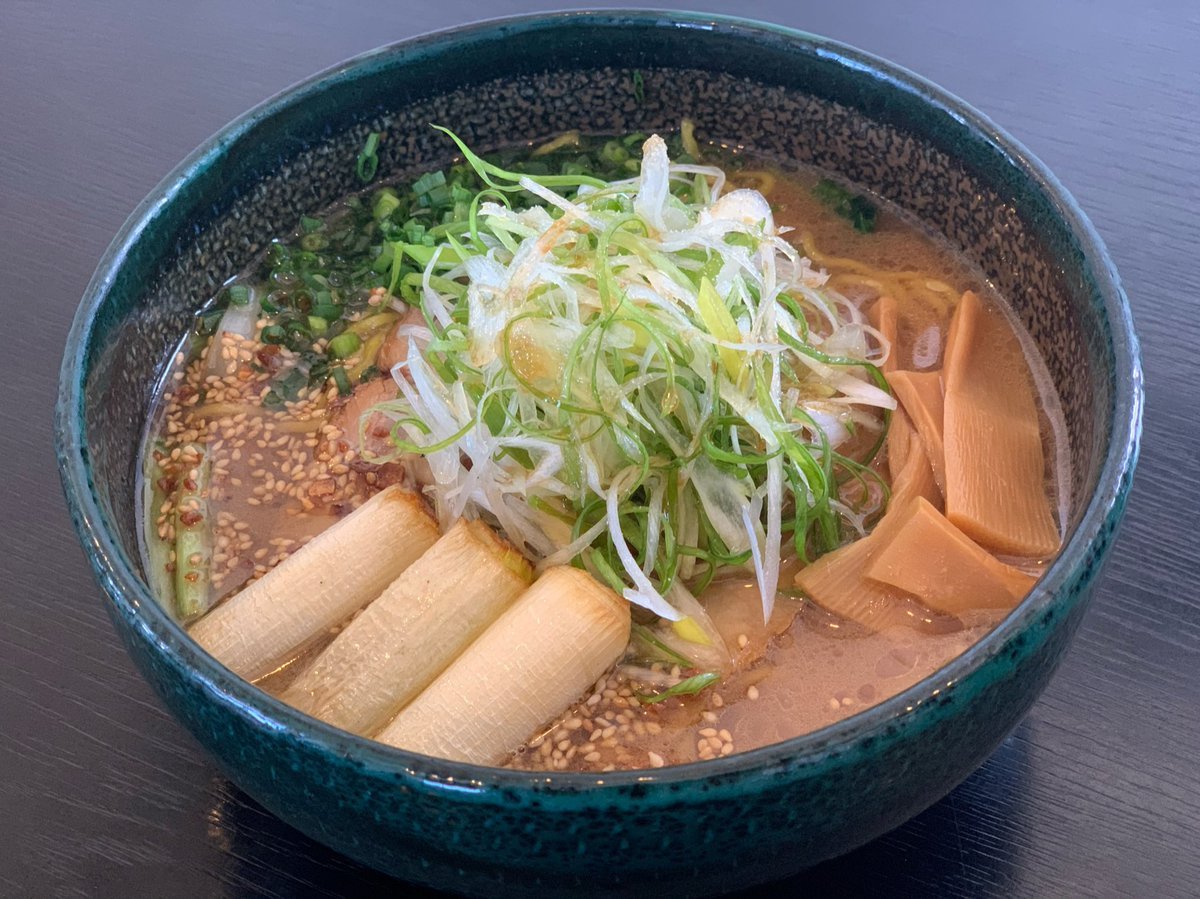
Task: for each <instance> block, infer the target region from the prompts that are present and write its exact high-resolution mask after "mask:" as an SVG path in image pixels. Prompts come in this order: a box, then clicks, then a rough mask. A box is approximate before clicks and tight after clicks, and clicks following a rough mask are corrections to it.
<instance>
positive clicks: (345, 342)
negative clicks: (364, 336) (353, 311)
mask: <svg viewBox="0 0 1200 899" xmlns="http://www.w3.org/2000/svg"><path fill="white" fill-rule="evenodd" d="M361 346H362V340H361V339H360V338H359V336H358V335H357V334H355V333H353V332H351V331H347V332H345V333H343V334H339V335H338V336H337V337H335V338H333V340H331V341H329V355H330V356H332V357H333V358H334V359H346V358H348V357H350V356H353V355H354V354H355V353H356V352H357V351H358V349H359V347H361Z"/></svg>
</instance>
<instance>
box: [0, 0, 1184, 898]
mask: <svg viewBox="0 0 1200 899" xmlns="http://www.w3.org/2000/svg"><path fill="white" fill-rule="evenodd" d="M660 2H662V0H660ZM543 3H544V0H497V2H495V3H493V4H490V5H488V7H487V9H486V14H487V15H503V14H511V13H518V12H524V11H528V10H532V9H536V8H538V7H540V6H542V5H543ZM664 5H667V4H664ZM686 5H688V6H693V7H701V8H708V9H713V10H720V9H722V8H724V9H725V10H726V11H731V12H736V13H738V14H741V15H745V16H750V17H755V18H761V19H770V20H774V21H778V22H782V23H784V24H788V25H792V26H797V27H801V28H804V29H806V30H810V31H815V32H818V33H823V34H827V35H830V36H832V37H835V38H839V39H841V40H844V41H847V42H850V43H852V44H855V45H857V46H860V47H863V48H864V49H866V50H869V51H872V52H874V53H877V54H880V55H882V56H885V57H888V58H890V59H893V60H895V61H897V62H899V63H901V64H902V65H905V66H908V67H909V68H912V69H914V70H916V71H919V72H921V73H922V74H924V75H926V76H927V77H929V78H931V79H933V80H934V81H937V82H938V83H940V84H942V85H943V86H945V87H946V88H948V89H950V90H951V91H953V92H955V93H956V94H958V95H959V96H961V97H964V98H965V99H967V100H968V101H969V102H971V103H972V104H974V105H975V106H977V107H978V108H979V109H981V110H983V111H984V112H985V113H987V114H989V115H990V116H992V117H993V118H994V119H995V120H996V121H997V122H999V123H1000V124H1001V125H1002V126H1003V127H1005V128H1007V129H1008V130H1009V131H1011V132H1012V133H1013V134H1014V135H1016V137H1017V138H1018V139H1020V140H1021V141H1023V142H1024V143H1025V144H1026V145H1027V146H1028V147H1029V148H1030V149H1031V150H1032V151H1033V152H1034V153H1036V154H1037V155H1039V156H1040V157H1041V158H1042V159H1043V160H1044V161H1045V162H1046V163H1047V164H1048V165H1049V166H1050V167H1051V168H1052V169H1053V170H1054V171H1055V172H1056V173H1057V174H1058V175H1059V177H1060V178H1061V179H1062V180H1063V182H1064V183H1065V184H1066V185H1067V187H1068V188H1069V189H1070V190H1071V191H1073V192H1074V193H1075V195H1076V197H1077V198H1078V199H1079V200H1080V202H1081V204H1082V205H1083V207H1084V208H1085V209H1086V210H1087V211H1088V213H1089V214H1090V215H1091V217H1092V220H1093V221H1094V222H1095V224H1096V226H1097V228H1098V229H1099V231H1100V233H1101V234H1102V235H1103V237H1104V239H1105V240H1106V241H1107V242H1108V245H1109V247H1110V248H1111V250H1112V254H1113V256H1114V258H1115V259H1116V262H1117V265H1118V267H1119V269H1120V271H1121V273H1122V276H1123V278H1124V281H1125V285H1126V287H1127V288H1128V291H1129V294H1130V296H1131V298H1132V301H1133V306H1134V312H1135V315H1136V319H1137V325H1138V329H1139V332H1140V335H1141V338H1142V342H1143V347H1144V352H1145V362H1146V371H1147V376H1148V391H1149V403H1148V414H1147V416H1146V433H1145V441H1144V445H1143V453H1142V463H1141V467H1140V468H1139V471H1138V477H1137V483H1136V486H1135V488H1134V491H1133V497H1132V500H1131V502H1130V505H1129V514H1128V517H1127V519H1126V522H1125V526H1124V531H1123V534H1122V536H1121V539H1120V541H1119V544H1118V547H1117V550H1116V552H1115V557H1114V558H1113V559H1112V561H1111V563H1110V564H1109V567H1108V569H1107V573H1106V575H1105V577H1104V579H1103V582H1102V584H1101V586H1100V588H1099V590H1098V595H1097V597H1096V601H1095V604H1094V606H1093V609H1092V611H1091V613H1090V614H1089V616H1088V618H1087V621H1086V622H1085V624H1084V627H1083V629H1082V632H1081V633H1080V635H1079V638H1078V640H1077V641H1076V643H1075V644H1074V647H1073V648H1072V650H1071V652H1070V654H1069V656H1068V658H1067V659H1066V662H1065V663H1064V665H1063V667H1062V669H1061V671H1060V673H1059V674H1058V676H1057V678H1056V679H1055V680H1054V682H1053V684H1052V685H1051V686H1050V688H1049V689H1048V690H1047V691H1046V693H1045V695H1044V696H1043V697H1042V699H1041V700H1040V701H1039V702H1038V703H1037V705H1036V706H1035V707H1034V709H1033V711H1032V712H1031V713H1030V715H1029V716H1028V718H1027V719H1026V721H1025V722H1024V723H1023V724H1022V725H1021V726H1020V727H1019V728H1018V730H1017V731H1016V732H1015V733H1014V734H1013V735H1012V736H1011V737H1010V738H1009V739H1008V741H1007V742H1006V743H1005V744H1004V745H1003V746H1002V747H1001V748H1000V750H999V751H998V752H997V753H996V754H995V755H994V756H993V757H992V758H991V760H990V761H988V763H987V764H986V765H984V767H983V768H981V769H980V770H979V771H978V772H977V773H976V774H975V775H974V776H972V777H971V778H970V779H969V780H968V781H967V782H966V783H964V784H963V785H962V786H961V787H960V788H959V789H958V790H956V791H955V792H954V793H953V794H952V795H950V796H949V797H948V798H947V799H945V800H944V801H943V802H941V803H939V804H938V805H936V806H935V807H934V808H932V809H930V810H929V811H928V812H926V813H925V814H923V815H921V816H920V817H918V818H917V819H915V820H914V821H912V822H910V823H909V824H907V825H906V826H904V827H902V828H900V829H899V830H897V831H895V832H894V833H892V834H890V835H888V836H886V837H884V838H882V839H880V840H878V841H876V842H875V843H873V844H871V845H869V846H867V847H865V848H864V849H861V850H859V851H858V852H855V853H853V854H852V855H850V856H848V857H846V858H843V859H839V860H837V861H834V862H830V863H827V864H825V865H823V866H822V867H820V868H818V869H816V870H814V871H811V872H809V873H807V874H805V875H804V876H802V877H799V878H796V879H795V880H793V881H791V882H789V883H787V884H782V885H777V886H776V887H774V888H772V889H769V890H763V891H761V894H762V895H793V894H799V893H803V892H806V891H807V892H809V893H811V894H813V895H823V894H825V893H835V894H841V895H847V894H849V895H856V894H866V895H877V894H895V895H956V896H957V895H962V896H1010V895H1012V896H1118V895H1131V896H1154V897H1164V896H1185V895H1200V852H1198V850H1200V714H1198V712H1200V588H1198V587H1197V578H1198V574H1200V573H1198V572H1197V565H1198V563H1200V542H1198V540H1200V538H1198V536H1197V535H1198V534H1200V412H1198V410H1197V406H1198V404H1200V390H1198V389H1197V386H1196V384H1197V380H1198V377H1200V366H1198V365H1197V363H1196V355H1195V353H1196V347H1197V345H1200V280H1198V279H1197V277H1196V276H1195V274H1194V273H1195V271H1196V268H1197V264H1198V263H1197V248H1198V246H1200V211H1198V209H1200V12H1198V8H1197V6H1196V4H1195V3H1194V2H1190V0H1173V2H1172V0H1148V2H1143V3H1141V4H1137V5H1134V4H1126V3H1119V2H1116V0H1097V2H1084V0H1073V2H1045V0H1039V2H1030V0H1017V2H1013V3H994V2H993V3H971V2H961V0H960V2H944V3H939V2H935V0H915V2H908V3H884V2H878V0H876V2H870V0H840V2H838V3H832V4H826V3H821V4H818V3H815V2H812V3H809V2H795V0H792V2H785V0H743V2H740V3H737V4H729V3H725V4H719V3H712V2H702V0H693V2H691V3H688V4H686ZM484 12H485V11H484V9H483V7H481V6H480V5H478V4H475V3H469V2H464V0H442V2H439V3H435V4H429V5H426V4H415V3H405V2H396V0H391V2H380V0H370V2H360V3H354V4H349V3H347V4H342V3H338V2H335V0H296V2H284V0H263V2H255V3H247V2H244V0H196V2H188V3H162V2H159V0H110V2H107V3H95V2H84V0H76V2H48V0H0V374H2V378H3V381H2V383H4V384H5V385H6V387H5V389H4V392H3V399H2V400H0V450H2V456H0V458H3V459H4V460H5V464H4V465H3V466H0V504H2V509H0V511H2V514H0V535H2V536H0V895H12V896H76V895H98V896H129V895H139V896H209V895H212V896H292V895H337V894H359V893H378V892H404V890H403V889H402V888H400V887H399V886H398V885H396V884H394V883H392V882H390V881H387V880H385V879H384V878H382V877H381V876H379V875H377V874H374V873H372V872H371V871H369V870H367V869H365V868H363V867H361V866H358V865H356V864H355V863H353V862H350V861H348V860H346V859H344V858H342V857H341V856H338V855H336V854H334V853H331V852H329V851H327V850H325V849H323V848H321V847H320V846H317V845H315V844H313V843H312V842H310V841H309V840H307V839H305V838H304V837H302V836H300V835H299V834H298V833H296V832H294V831H293V830H291V829H290V828H289V827H287V826H286V825H284V824H282V823H280V822H279V821H277V820H276V819H274V818H273V817H272V816H271V815H270V814H268V813H266V812H265V811H263V810H262V809H261V808H259V807H258V806H256V805H255V804H254V803H253V802H251V801H250V800H248V799H247V798H246V797H245V796H243V795H242V794H241V793H240V792H239V791H238V790H237V789H236V788H234V787H233V786H232V785H231V784H229V783H228V782H227V781H226V780H225V779H224V778H223V777H221V775H220V774H218V773H217V771H216V769H215V768H214V767H213V765H212V764H211V763H210V762H209V761H208V760H207V758H206V757H205V756H204V755H203V754H202V753H201V751H200V749H199V747H198V746H197V745H196V744H195V743H194V742H193V741H192V739H191V738H190V737H189V736H188V735H187V734H186V733H185V732H184V730H183V729H182V727H180V726H179V725H177V724H176V723H175V722H174V720H173V719H171V718H170V717H169V716H168V715H167V714H166V712H165V711H164V710H163V708H162V707H161V706H160V705H159V703H158V702H157V701H156V699H155V698H154V697H153V696H152V694H151V692H150V689H149V688H148V687H147V686H146V685H145V683H143V681H142V680H141V678H140V677H139V676H138V674H137V673H136V672H135V670H134V668H133V666H132V664H131V662H130V661H129V659H128V658H127V657H126V655H125V653H124V651H123V649H122V648H121V646H120V645H119V643H118V640H117V637H116V636H115V634H114V632H113V629H112V627H111V626H110V624H109V622H108V620H107V618H106V616H105V613H104V610H103V607H102V602H101V598H100V595H99V591H98V588H97V587H96V586H95V584H94V583H93V581H92V578H91V576H90V574H89V572H88V569H87V566H86V563H85V561H84V557H83V554H82V552H81V550H80V549H79V546H78V544H77V543H76V540H75V536H74V533H73V532H72V529H71V526H70V523H69V521H68V518H67V514H66V512H65V510H64V505H63V501H62V497H61V492H60V488H59V483H58V476H57V473H56V471H55V462H54V455H53V449H52V435H51V408H52V405H53V399H54V392H55V381H56V375H57V368H58V363H59V359H60V356H61V353H62V348H63V341H64V339H65V335H66V332H67V328H68V325H69V322H70V319H71V316H72V314H73V313H74V311H75V307H76V304H77V302H78V299H79V296H80V294H81V292H82V291H83V288H84V286H85V284H86V283H87V280H88V278H89V276H90V274H91V272H92V270H93V268H94V267H95V264H96V262H97V260H98V258H99V257H100V254H101V253H102V251H103V250H104V247H105V246H106V244H107V243H108V241H109V240H110V238H111V237H112V235H113V234H114V233H115V232H116V230H117V228H118V227H119V226H120V224H121V222H122V221H123V219H124V218H125V216H126V215H127V214H128V213H129V212H130V211H131V210H132V209H133V207H134V206H135V204H136V203H137V202H138V200H139V199H141V197H142V196H143V195H144V194H145V193H146V192H147V191H148V190H149V189H150V188H151V187H153V186H154V184H155V183H156V182H157V181H158V180H159V178H160V177H162V175H164V174H165V173H166V172H167V171H168V170H169V169H170V168H171V167H172V166H174V165H175V163H176V162H178V161H179V160H180V159H181V158H182V157H183V156H184V155H185V154H187V153H188V152H189V151H190V150H191V149H192V148H193V147H195V146H196V145H197V144H198V143H200V142H201V141H202V140H203V139H204V138H205V137H207V136H208V135H209V134H211V133H212V132H213V131H215V130H216V129H217V128H219V127H220V126H221V125H223V124H224V123H225V122H226V121H228V120H229V119H231V118H233V117H234V116H236V115H237V114H238V113H240V112H242V111H243V110H244V109H246V108H247V107H249V106H251V105H252V104H254V103H256V102H258V101H259V100H261V99H263V98H264V97H266V96H268V95H269V94H272V93H274V92H275V91H277V90H279V89H281V88H283V87H286V86H287V85H288V84H290V83H292V82H294V81H296V80H297V79H299V78H301V77H303V76H306V75H308V74H309V73H311V72H314V71H316V70H318V69H321V68H324V67H326V66H329V65H331V64H333V63H335V62H337V61H339V60H341V59H343V58H345V57H347V56H350V55H352V54H355V53H358V52H360V51H363V50H367V49H369V48H371V47H374V46H376V45H379V44H382V43H386V42H389V41H393V40H397V39H400V38H404V37H407V36H409V35H413V34H416V33H419V32H423V31H427V30H430V29H435V28H442V27H446V26H450V25H454V24H457V23H460V22H464V21H468V20H471V19H474V18H478V17H479V16H480V15H483V14H484ZM411 892H412V891H408V892H407V893H405V894H411Z"/></svg>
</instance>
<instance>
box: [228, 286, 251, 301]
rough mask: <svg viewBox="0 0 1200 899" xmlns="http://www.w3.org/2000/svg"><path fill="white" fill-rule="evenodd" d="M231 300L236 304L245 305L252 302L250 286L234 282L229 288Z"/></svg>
mask: <svg viewBox="0 0 1200 899" xmlns="http://www.w3.org/2000/svg"><path fill="white" fill-rule="evenodd" d="M229 302H230V304H231V305H234V306H245V305H247V304H248V303H249V302H250V288H249V287H247V286H246V285H245V284H234V285H232V286H231V287H230V288H229Z"/></svg>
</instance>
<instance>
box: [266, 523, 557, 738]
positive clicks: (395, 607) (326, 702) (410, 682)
mask: <svg viewBox="0 0 1200 899" xmlns="http://www.w3.org/2000/svg"><path fill="white" fill-rule="evenodd" d="M532 576H533V572H532V568H531V566H530V564H529V563H528V562H527V561H526V560H525V558H524V557H523V556H521V554H520V553H518V552H517V550H515V549H514V548H513V547H512V546H510V545H509V544H508V543H506V542H505V541H503V540H501V539H500V538H499V537H498V536H496V534H495V533H494V532H493V531H492V529H491V528H489V527H488V526H487V525H485V524H484V523H483V522H481V521H471V522H467V521H465V520H461V519H460V520H459V522H458V523H457V524H456V525H454V527H452V528H451V529H450V530H449V531H448V532H447V533H446V535H445V536H444V537H442V538H441V539H440V540H438V542H437V543H435V544H434V545H433V546H432V547H430V549H429V551H428V552H426V553H425V555H423V556H421V558H419V559H417V561H415V562H414V563H413V564H412V566H411V567H410V568H409V569H408V570H406V571H405V572H404V573H403V574H401V575H400V577H398V578H396V580H394V581H393V582H392V584H391V586H389V587H388V588H387V589H386V590H384V591H383V594H382V595H381V596H380V597H379V598H378V599H377V600H375V601H374V602H373V603H371V604H370V605H369V606H367V607H366V608H365V609H364V610H363V612H362V614H361V615H359V616H358V617H357V618H355V619H354V621H353V622H351V623H350V625H349V626H348V627H347V628H346V629H345V630H344V631H342V632H341V633H340V634H338V636H337V639H335V640H334V641H333V642H332V643H331V644H330V645H329V646H328V647H327V648H326V649H325V651H324V652H322V653H321V654H320V655H319V656H317V659H316V661H314V662H313V663H312V665H310V666H309V667H308V668H307V669H305V671H304V673H303V674H301V675H300V677H299V678H298V679H297V680H296V681H295V682H294V683H293V684H292V686H291V687H290V688H289V689H288V691H287V692H286V693H284V695H283V699H284V701H285V702H288V703H290V704H291V705H293V706H295V707H296V708H298V709H300V710H301V711H303V712H307V713H308V714H310V715H313V716H314V717H317V718H321V719H323V720H325V721H328V722H329V723H330V724H333V725H334V726H336V727H340V728H342V729H344V730H350V731H354V732H356V733H361V734H368V735H369V734H373V733H375V732H376V731H377V730H379V729H380V728H381V727H383V726H384V725H385V724H387V723H388V722H389V721H390V720H392V718H394V717H395V716H396V713H397V712H399V711H400V710H401V709H402V708H404V706H406V705H407V704H408V703H409V702H410V701H411V700H412V699H413V697H415V696H416V695H417V694H418V693H420V692H421V691H422V690H423V689H425V687H427V686H428V685H429V683H430V681H432V680H433V679H434V678H435V677H437V676H438V675H439V674H441V673H442V671H444V670H445V668H446V666H447V665H449V664H450V663H451V662H453V661H454V659H455V658H457V657H458V655H459V654H460V653H461V652H462V651H463V650H464V649H465V648H466V647H467V646H468V645H469V644H470V643H471V641H472V640H474V639H475V638H476V637H478V636H479V635H480V634H481V633H482V632H483V631H484V630H485V629H486V628H487V627H488V626H489V625H490V624H491V623H492V622H493V621H495V620H496V618H497V617H499V615H500V613H502V612H503V611H504V610H505V609H507V608H508V607H509V606H510V605H511V604H512V602H513V600H515V599H516V598H517V597H518V596H519V595H520V594H521V593H522V591H524V590H525V589H526V588H527V587H528V586H529V582H530V580H532Z"/></svg>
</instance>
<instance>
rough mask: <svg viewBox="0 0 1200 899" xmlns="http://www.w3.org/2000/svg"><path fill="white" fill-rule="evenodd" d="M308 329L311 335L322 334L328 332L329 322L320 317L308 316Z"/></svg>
mask: <svg viewBox="0 0 1200 899" xmlns="http://www.w3.org/2000/svg"><path fill="white" fill-rule="evenodd" d="M308 329H309V330H310V331H311V332H312V333H313V334H324V333H325V332H326V331H327V330H329V321H328V320H327V319H325V318H324V317H322V316H320V315H310V316H309V317H308Z"/></svg>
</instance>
